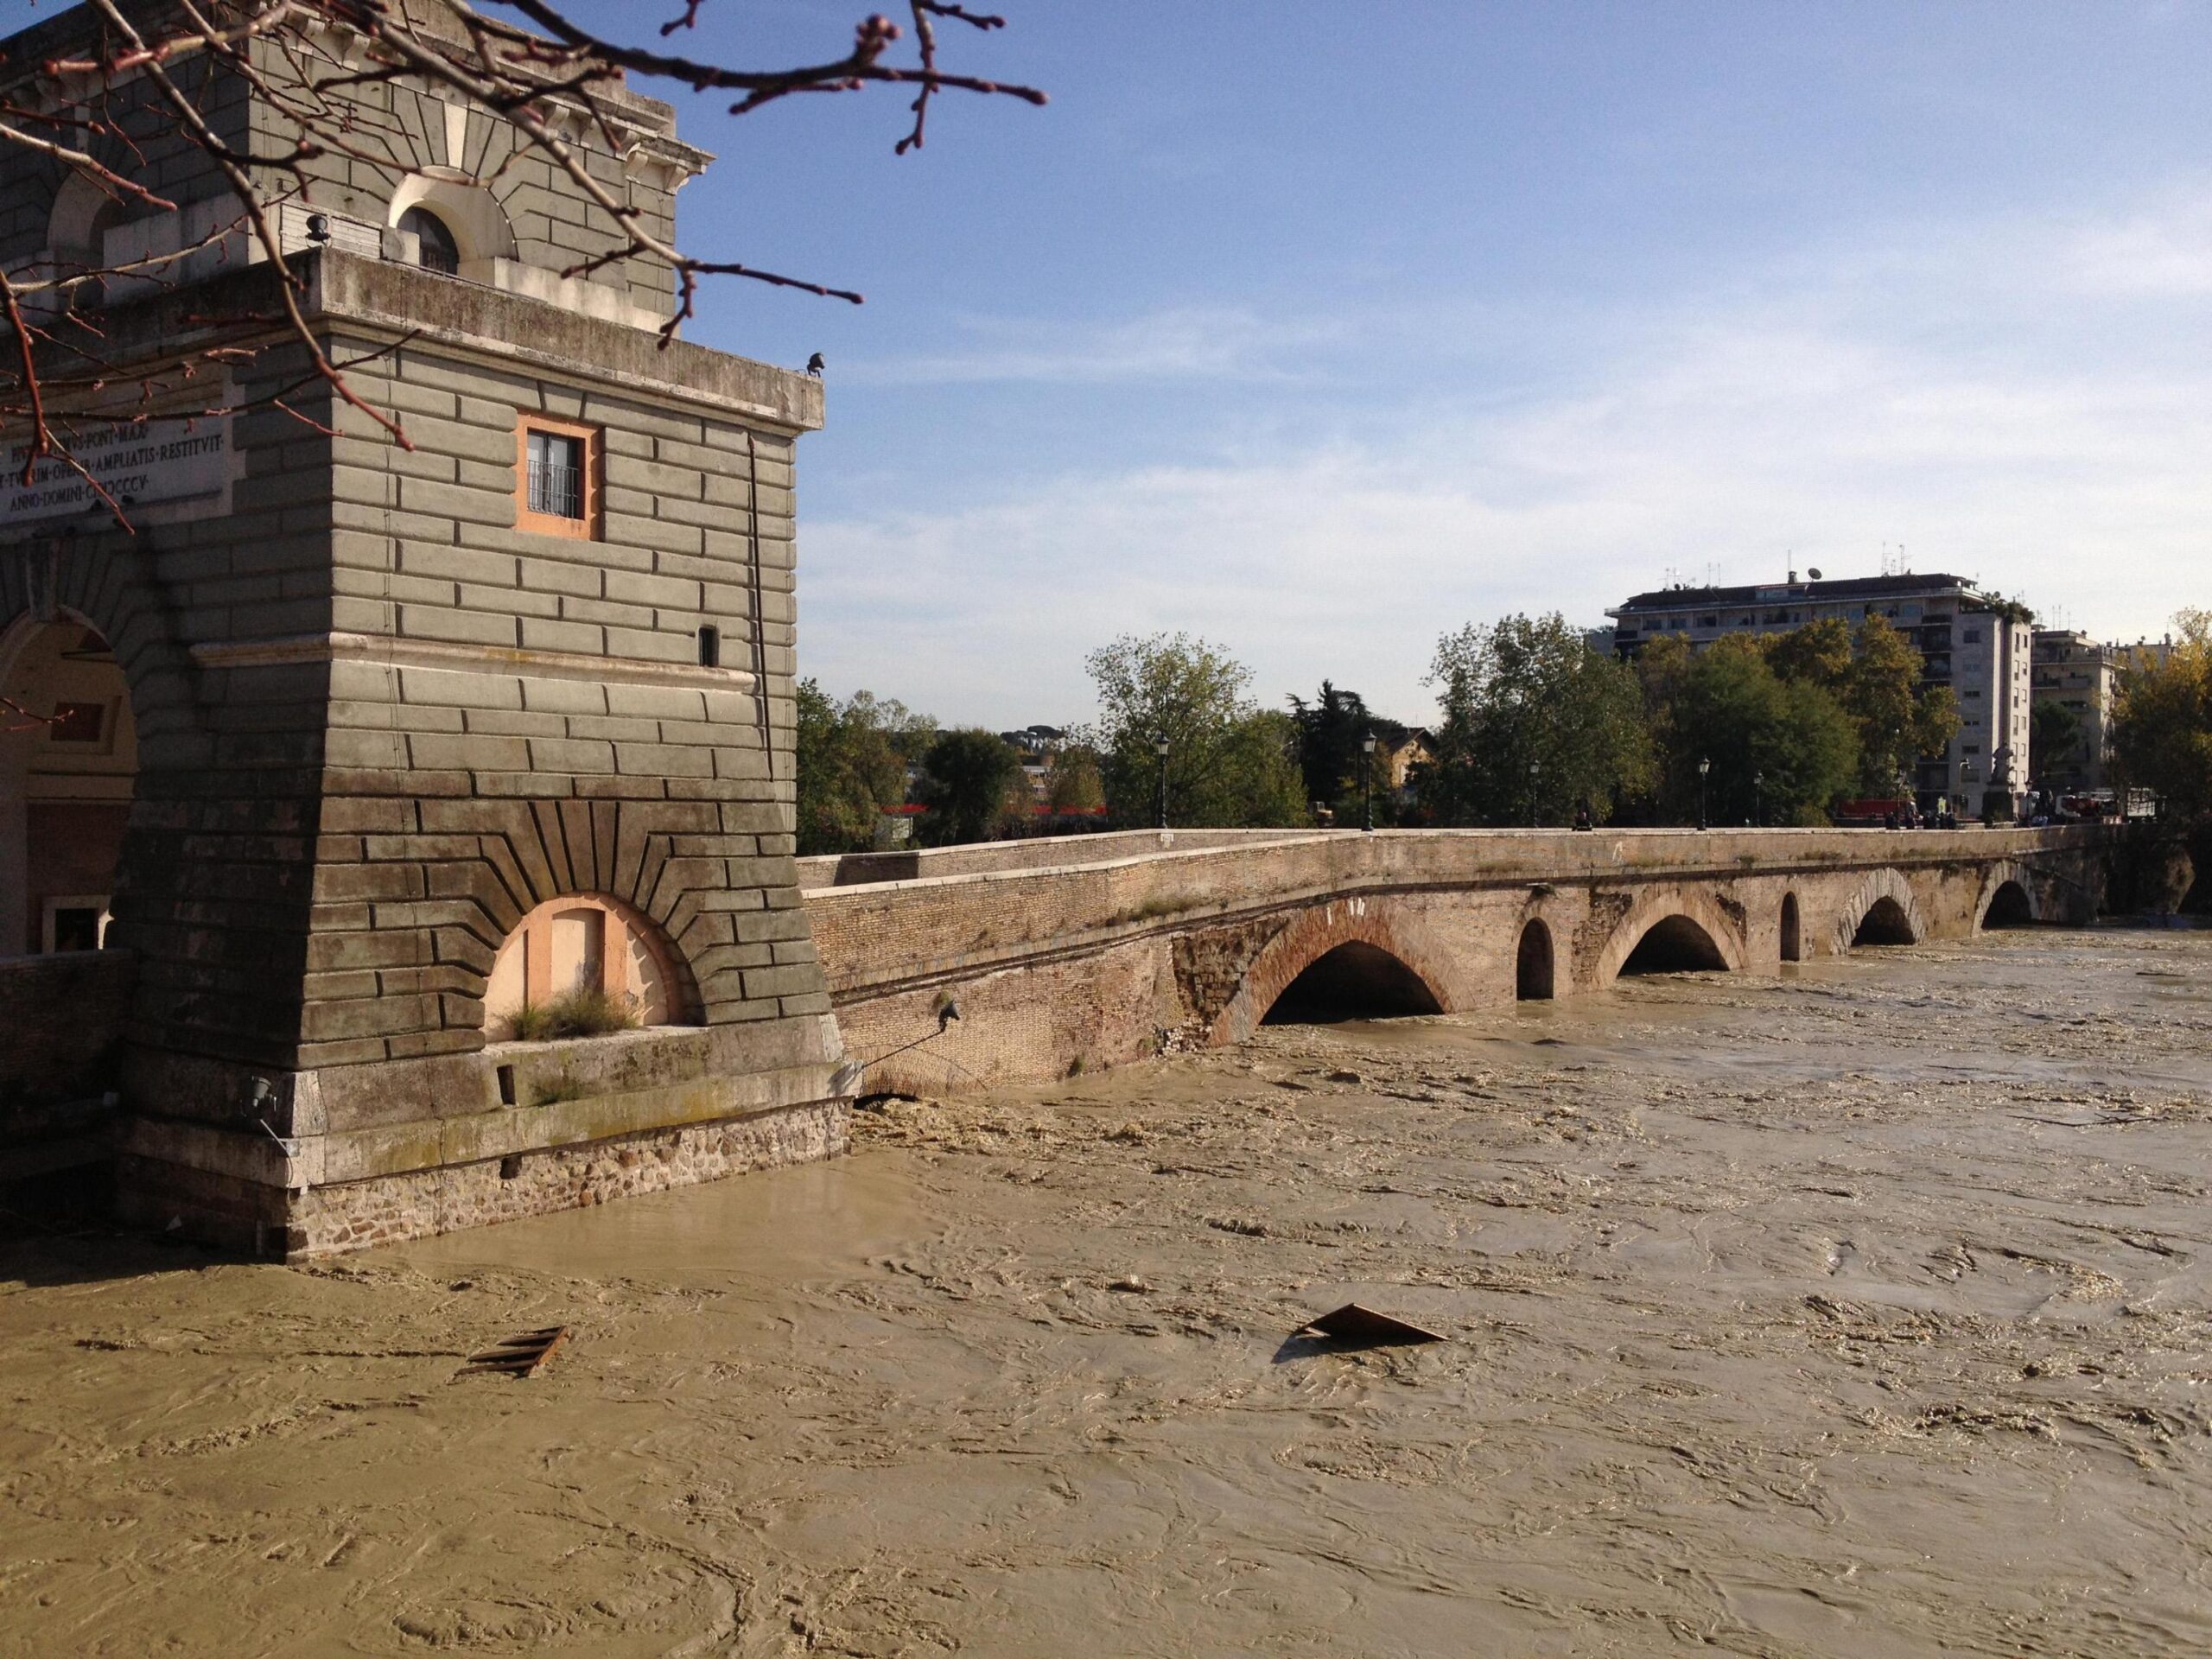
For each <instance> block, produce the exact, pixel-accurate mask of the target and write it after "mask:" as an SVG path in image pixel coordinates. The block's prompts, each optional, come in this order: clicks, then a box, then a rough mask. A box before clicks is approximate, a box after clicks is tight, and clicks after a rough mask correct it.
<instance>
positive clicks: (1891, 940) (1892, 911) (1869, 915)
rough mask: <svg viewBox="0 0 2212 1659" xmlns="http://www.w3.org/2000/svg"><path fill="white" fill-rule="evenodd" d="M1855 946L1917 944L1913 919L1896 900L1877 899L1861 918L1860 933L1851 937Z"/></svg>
mask: <svg viewBox="0 0 2212 1659" xmlns="http://www.w3.org/2000/svg"><path fill="white" fill-rule="evenodd" d="M1851 942H1852V944H1855V945H1856V944H1918V943H1919V941H1918V940H1917V939H1916V938H1914V937H1913V931H1912V918H1911V917H1910V916H1908V915H1906V914H1905V912H1904V906H1903V905H1901V904H1899V903H1897V900H1896V899H1889V898H1882V899H1876V900H1875V901H1874V903H1873V905H1872V907H1871V908H1870V909H1869V910H1868V911H1867V912H1866V915H1865V916H1864V917H1862V918H1860V919H1859V931H1857V932H1855V933H1853V935H1852V936H1851Z"/></svg>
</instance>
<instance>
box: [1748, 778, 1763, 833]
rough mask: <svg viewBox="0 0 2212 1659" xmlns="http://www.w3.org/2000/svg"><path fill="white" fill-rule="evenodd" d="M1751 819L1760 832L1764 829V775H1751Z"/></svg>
mask: <svg viewBox="0 0 2212 1659" xmlns="http://www.w3.org/2000/svg"><path fill="white" fill-rule="evenodd" d="M1751 819H1752V821H1753V822H1754V823H1757V824H1758V827H1759V828H1760V829H1765V828H1766V773H1764V772H1753V773H1752V774H1751Z"/></svg>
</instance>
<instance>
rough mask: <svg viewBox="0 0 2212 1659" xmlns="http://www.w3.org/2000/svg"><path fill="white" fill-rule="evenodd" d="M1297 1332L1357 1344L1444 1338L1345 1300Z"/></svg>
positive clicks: (1360, 1345) (1432, 1340)
mask: <svg viewBox="0 0 2212 1659" xmlns="http://www.w3.org/2000/svg"><path fill="white" fill-rule="evenodd" d="M1298 1334H1299V1335H1300V1336H1301V1337H1325V1338H1327V1339H1328V1340H1329V1341H1331V1342H1335V1343H1341V1344H1344V1346H1346V1347H1357V1348H1379V1347H1386V1346H1389V1345H1391V1344H1397V1343H1414V1342H1443V1341H1446V1340H1447V1338H1445V1337H1443V1336H1441V1335H1440V1334H1439V1333H1438V1332H1434V1331H1424V1330H1422V1329H1421V1326H1419V1325H1408V1324H1407V1323H1406V1322H1405V1321H1404V1320H1403V1319H1393V1318H1391V1317H1390V1315H1389V1314H1388V1313H1376V1311H1375V1310H1374V1309H1373V1308H1371V1307H1362V1306H1360V1305H1359V1304H1358V1303H1357V1302H1346V1303H1345V1304H1344V1306H1342V1307H1339V1308H1338V1309H1336V1310H1335V1311H1334V1312H1332V1313H1324V1314H1323V1315H1322V1316H1321V1317H1320V1318H1319V1319H1315V1320H1313V1322H1312V1323H1311V1324H1309V1325H1306V1326H1304V1327H1303V1328H1302V1329H1300V1331H1299V1332H1298Z"/></svg>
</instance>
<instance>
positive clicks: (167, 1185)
mask: <svg viewBox="0 0 2212 1659" xmlns="http://www.w3.org/2000/svg"><path fill="white" fill-rule="evenodd" d="M850 1146H851V1133H850V1111H849V1107H848V1105H847V1103H845V1102H844V1101H842V1100H823V1101H814V1102H810V1103H805V1104H802V1105H795V1106H781V1107H776V1108H773V1109H770V1110H767V1111H762V1112H754V1113H751V1114H748V1115H747V1116H742V1117H734V1118H728V1119H724V1120H722V1121H721V1122H711V1123H690V1124H683V1125H681V1126H679V1127H676V1128H657V1129H645V1130H640V1131H639V1132H638V1133H636V1134H632V1135H614V1136H610V1137H608V1138H607V1139H605V1140H601V1141H587V1142H583V1143H581V1144H576V1145H569V1146H559V1147H542V1148H538V1149H535V1150H531V1151H527V1152H518V1153H512V1154H507V1155H505V1156H504V1157H500V1158H490V1159H482V1160H476V1161H474V1162H471V1163H464V1164H450V1165H446V1166H441V1167H438V1168H433V1169H418V1170H409V1171H404V1172H400V1173H392V1174H387V1175H378V1176H373V1177H371V1178H369V1179H365V1180H358V1181H343V1182H339V1183H337V1184H334V1185H328V1186H315V1187H309V1188H308V1189H307V1190H306V1191H305V1192H287V1191H286V1190H285V1189H283V1188H282V1187H273V1186H270V1185H264V1184H263V1183H261V1182H257V1181H252V1180H245V1179H238V1177H236V1176H232V1175H227V1174H223V1173H219V1172H216V1171H213V1170H209V1169H204V1168H193V1167H189V1166H184V1165H180V1164H174V1163H169V1162H167V1161H164V1160H159V1159H154V1158H147V1157H143V1156H139V1155H135V1154H129V1153H126V1154H124V1155H123V1156H122V1157H121V1158H120V1159H119V1160H118V1165H117V1188H118V1191H117V1202H116V1208H117V1213H118V1216H119V1217H121V1218H122V1219H123V1220H124V1222H125V1223H126V1224H133V1225H138V1226H144V1227H149V1228H153V1229H156V1230H165V1231H170V1232H175V1233H181V1234H182V1235H183V1236H187V1237H189V1238H193V1239H196V1240H199V1241H200V1242H202V1243H210V1244H214V1245H217V1246H219V1247H220V1248H223V1249H234V1250H239V1251H243V1252H246V1253H250V1254H251V1255H258V1256H263V1257H281V1258H283V1259H284V1260H286V1261H298V1260H302V1259H304V1258H307V1257H310V1256H318V1255H338V1254H341V1253H343V1252H346V1251H348V1250H359V1249H368V1248H369V1247H370V1246H372V1245H377V1244H396V1243H401V1242H402V1241H404V1240H406V1239H410V1238H427V1237H429V1236H432V1235H434V1234H437V1233H446V1232H453V1231H455V1230H458V1229H461V1228H464V1227H486V1226H490V1225H492V1224H494V1223H497V1222H502V1221H518V1220H520V1219H522V1218H523V1217H526V1216H541V1215H546V1214H549V1213H550V1212H552V1211H556V1210H575V1209H581V1208H583V1207H585V1206H587V1205H594V1204H602V1203H605V1202H606V1201H607V1200H608V1199H610V1198H635V1197H637V1196H638V1195H639V1194H640V1193H645V1192H661V1191H664V1189H666V1188H669V1187H676V1186H690V1185H696V1184H697V1183H699V1182H702V1181H715V1180H721V1179H723V1178H724V1177H726V1176H730V1175H741V1174H744V1173H747V1172H748V1171H752V1170H760V1169H773V1168H778V1167H780V1166H783V1165H785V1164H799V1163H809V1162H812V1161H814V1160H817V1159H824V1158H834V1157H837V1156H839V1155H841V1154H843V1153H845V1152H846V1151H848V1150H849V1147H850Z"/></svg>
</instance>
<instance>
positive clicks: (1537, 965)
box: [1513, 916, 1554, 1002]
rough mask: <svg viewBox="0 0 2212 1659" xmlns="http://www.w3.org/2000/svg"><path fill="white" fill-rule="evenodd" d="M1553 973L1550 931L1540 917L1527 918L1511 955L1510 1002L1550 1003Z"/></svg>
mask: <svg viewBox="0 0 2212 1659" xmlns="http://www.w3.org/2000/svg"><path fill="white" fill-rule="evenodd" d="M1553 973H1554V957H1553V953H1552V931H1551V929H1550V927H1548V925H1546V924H1545V923H1544V922H1543V920H1542V919H1541V918H1538V917H1535V916H1531V917H1530V918H1529V920H1528V922H1527V923H1526V925H1523V926H1522V929H1521V946H1520V949H1519V950H1517V951H1516V952H1515V954H1514V962H1513V995H1514V1000H1515V1001H1520V1002H1548V1001H1551V1000H1552V976H1553Z"/></svg>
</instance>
